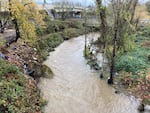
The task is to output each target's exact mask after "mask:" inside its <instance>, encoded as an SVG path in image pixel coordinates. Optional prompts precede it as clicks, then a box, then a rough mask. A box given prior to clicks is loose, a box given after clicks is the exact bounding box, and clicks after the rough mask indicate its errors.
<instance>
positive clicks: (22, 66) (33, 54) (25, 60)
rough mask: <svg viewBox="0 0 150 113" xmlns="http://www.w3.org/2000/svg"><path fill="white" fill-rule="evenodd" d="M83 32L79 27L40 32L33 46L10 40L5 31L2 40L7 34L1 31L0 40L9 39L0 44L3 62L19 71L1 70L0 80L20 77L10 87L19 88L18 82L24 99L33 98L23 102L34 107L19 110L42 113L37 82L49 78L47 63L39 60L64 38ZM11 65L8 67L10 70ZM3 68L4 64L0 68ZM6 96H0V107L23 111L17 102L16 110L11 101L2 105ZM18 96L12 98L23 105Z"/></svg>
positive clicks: (50, 74) (3, 109) (9, 81)
mask: <svg viewBox="0 0 150 113" xmlns="http://www.w3.org/2000/svg"><path fill="white" fill-rule="evenodd" d="M89 31H90V30H89ZM83 33H84V31H83V30H80V29H67V30H65V32H63V31H62V32H56V33H51V34H44V35H42V36H41V38H40V39H39V41H38V44H37V45H36V46H33V47H32V46H29V45H27V44H25V43H24V41H23V40H22V39H19V40H18V41H17V42H14V40H13V39H14V36H12V35H13V34H12V35H10V34H9V33H8V34H9V35H10V36H9V38H7V39H5V37H8V36H5V35H3V34H2V36H4V39H5V40H6V41H4V42H9V44H7V47H5V46H1V47H0V55H1V56H0V57H1V58H2V59H3V60H4V62H6V63H8V64H12V65H13V66H14V67H16V66H17V67H16V68H15V69H16V70H17V71H18V70H20V71H19V73H22V74H18V75H17V74H16V73H14V70H10V71H9V70H8V74H7V73H5V72H4V79H2V80H1V81H0V82H4V83H5V81H6V84H7V83H9V84H10V85H12V80H15V81H18V80H20V79H21V80H22V79H25V80H23V82H19V83H18V82H17V83H15V87H14V90H16V89H17V87H20V86H19V85H20V84H22V85H23V86H21V88H23V89H24V90H23V91H24V94H26V95H27V96H25V98H26V99H28V100H32V99H33V100H32V101H31V102H32V103H26V104H27V105H28V106H31V107H34V108H29V107H28V106H25V107H24V109H22V110H24V111H26V112H28V110H30V111H34V113H42V107H43V105H45V101H44V100H43V99H41V97H40V95H39V94H40V93H39V89H38V88H37V82H38V80H39V78H40V77H48V78H52V77H53V74H52V73H53V72H52V70H51V69H50V68H49V67H48V66H46V65H43V61H44V60H45V59H46V57H47V56H48V55H49V54H48V53H49V52H50V51H53V50H54V48H55V47H57V46H58V45H60V44H61V43H62V42H63V41H64V40H68V39H70V38H72V37H75V36H79V35H81V34H83ZM10 42H11V43H10ZM1 58H0V59H1ZM0 67H2V66H0ZM14 67H13V68H12V69H14ZM6 70H7V69H6ZM6 70H5V67H4V71H6ZM0 72H1V70H0ZM7 75H8V76H7ZM20 75H21V77H20ZM9 78H11V79H9ZM33 78H34V79H33ZM8 79H9V80H8ZM26 79H27V80H26ZM25 84H27V85H25ZM1 86H2V87H1V88H3V85H2V84H1ZM5 89H6V91H7V90H9V85H8V87H7V88H5ZM9 93H10V94H12V93H15V91H11V92H9ZM31 93H32V94H33V96H34V97H33V96H30V95H31ZM2 95H3V94H2ZM6 95H7V96H8V98H9V95H8V94H6ZM16 96H18V94H16ZM20 96H22V95H20ZM1 98H2V97H1ZM8 98H7V97H6V98H2V99H1V101H2V103H1V104H0V110H1V111H4V112H5V111H11V112H20V111H21V112H22V113H23V111H22V110H21V108H23V107H22V106H23V105H22V104H21V107H19V108H18V109H17V108H16V105H15V104H16V103H12V106H11V108H9V106H5V105H6V104H5V102H6V101H7V99H8ZM13 98H16V97H12V99H13ZM21 99H23V96H22V97H20V98H19V99H18V98H16V101H17V102H19V101H20V102H22V103H23V104H24V102H23V101H22V100H21ZM24 100H25V99H24ZM1 101H0V102H1ZM10 101H11V100H10ZM32 104H33V105H32ZM7 105H9V104H7ZM8 109H10V110H8Z"/></svg>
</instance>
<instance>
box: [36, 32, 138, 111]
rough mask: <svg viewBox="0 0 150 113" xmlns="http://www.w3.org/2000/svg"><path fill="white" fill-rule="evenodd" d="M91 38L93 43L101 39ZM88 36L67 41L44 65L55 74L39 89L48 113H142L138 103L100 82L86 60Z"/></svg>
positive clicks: (43, 82)
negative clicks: (139, 112)
mask: <svg viewBox="0 0 150 113" xmlns="http://www.w3.org/2000/svg"><path fill="white" fill-rule="evenodd" d="M97 36H98V35H97V34H89V35H88V37H89V39H91V38H93V37H97ZM83 49H84V36H80V37H77V38H73V39H71V40H69V41H65V42H64V43H63V44H61V45H60V46H59V47H57V48H56V50H55V51H54V52H51V53H50V56H49V57H48V59H47V60H46V61H45V62H44V63H45V64H46V65H47V66H49V67H50V68H51V69H52V71H53V72H54V75H55V76H54V77H53V78H52V79H47V78H41V80H40V82H39V84H38V86H39V88H40V89H41V92H42V96H43V98H44V99H46V100H47V102H48V104H47V106H46V107H45V113H138V111H137V106H138V104H139V103H138V101H137V100H136V99H134V98H133V97H130V96H126V95H124V94H115V93H114V91H115V90H114V89H113V88H112V87H111V86H109V85H107V84H106V81H103V80H100V79H99V76H98V73H97V72H95V71H93V70H91V69H90V67H89V66H88V65H87V64H86V62H87V61H86V60H85V59H84V57H83Z"/></svg>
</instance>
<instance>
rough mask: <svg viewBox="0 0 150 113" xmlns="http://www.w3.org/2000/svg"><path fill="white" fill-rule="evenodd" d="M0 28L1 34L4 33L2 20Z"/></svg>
mask: <svg viewBox="0 0 150 113" xmlns="http://www.w3.org/2000/svg"><path fill="white" fill-rule="evenodd" d="M0 28H1V31H0V32H1V33H4V26H3V22H2V20H0Z"/></svg>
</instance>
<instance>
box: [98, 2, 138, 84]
mask: <svg viewBox="0 0 150 113" xmlns="http://www.w3.org/2000/svg"><path fill="white" fill-rule="evenodd" d="M137 3H138V0H110V4H108V7H110V8H109V11H108V12H111V20H112V21H111V22H112V23H110V25H109V27H110V28H111V30H108V24H107V20H106V16H107V15H106V9H105V8H106V7H104V6H103V5H102V0H97V4H98V8H99V16H100V22H101V30H100V32H101V38H100V39H99V40H100V42H101V43H102V44H101V45H102V49H104V48H106V49H107V48H109V46H111V48H112V50H110V51H111V54H110V57H109V60H110V78H109V80H108V83H109V84H113V78H114V73H115V58H116V55H117V53H118V52H125V51H127V50H128V49H129V48H130V44H129V41H130V42H133V41H134V40H133V39H132V34H134V27H135V24H134V17H135V16H134V14H135V8H136V5H137ZM108 35H109V36H108ZM107 37H111V38H110V40H108V38H107ZM108 41H111V42H110V43H109V45H108ZM106 46H108V47H106ZM106 54H107V53H106Z"/></svg>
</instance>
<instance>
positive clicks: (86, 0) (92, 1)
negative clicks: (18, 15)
mask: <svg viewBox="0 0 150 113" xmlns="http://www.w3.org/2000/svg"><path fill="white" fill-rule="evenodd" d="M43 1H44V0H35V2H37V3H43ZM46 1H47V2H48V3H51V2H57V1H61V0H46ZM62 1H63V0H62ZM68 1H74V2H75V3H81V4H84V5H85V4H86V5H93V4H95V0H68ZM104 1H107V0H104ZM139 1H140V3H145V2H147V1H148V0H139Z"/></svg>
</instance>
